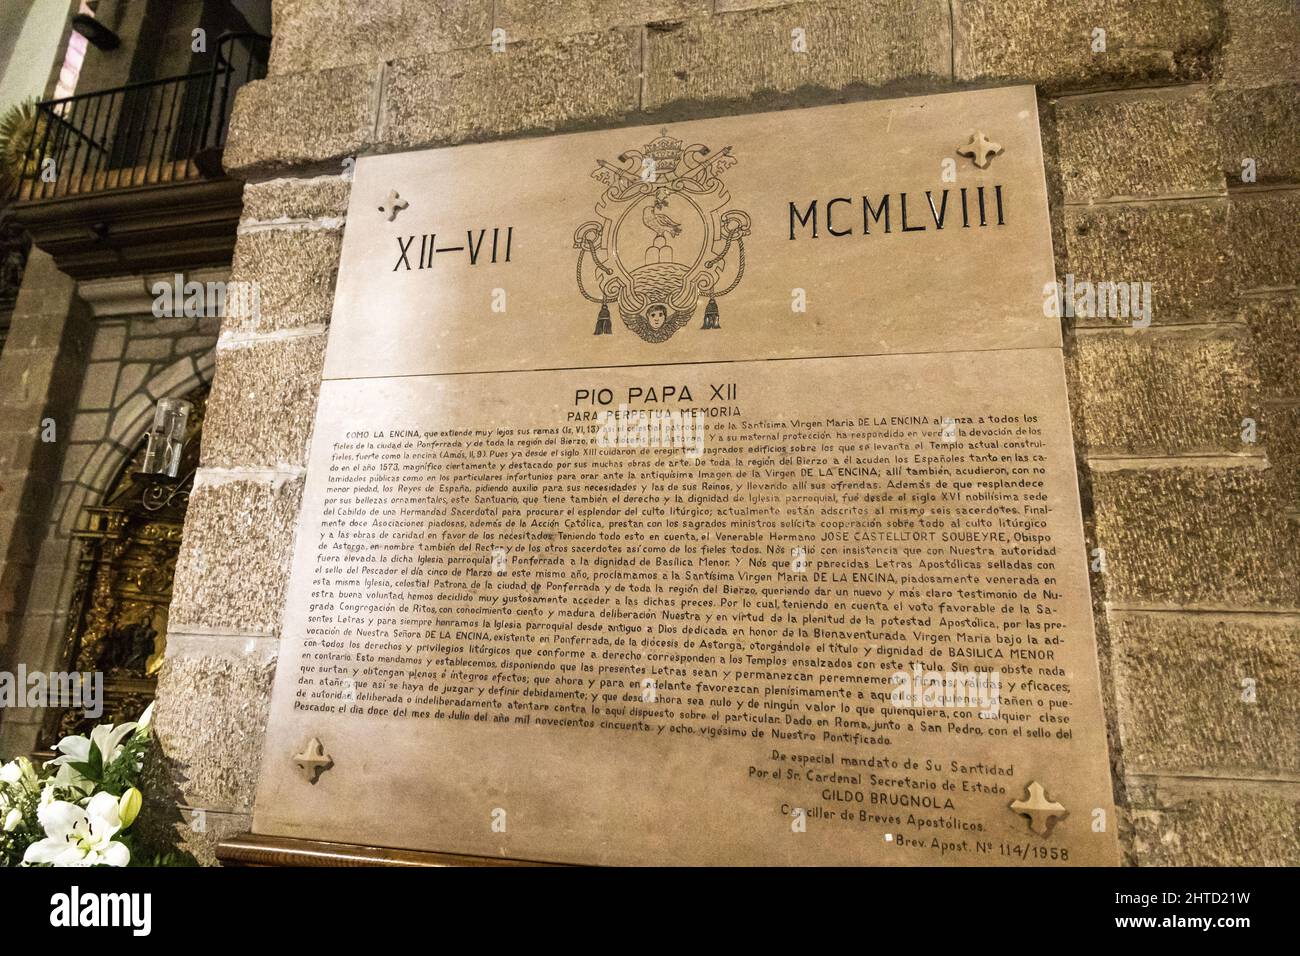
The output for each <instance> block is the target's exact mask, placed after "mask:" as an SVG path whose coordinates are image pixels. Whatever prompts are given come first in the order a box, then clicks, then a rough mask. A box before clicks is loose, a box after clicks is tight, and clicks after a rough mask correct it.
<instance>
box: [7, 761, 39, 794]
mask: <svg viewBox="0 0 1300 956" xmlns="http://www.w3.org/2000/svg"><path fill="white" fill-rule="evenodd" d="M0 783H7V784H11V785H18V784H22V786H23V787H25V788H26V789H28V790H30V791H32V792H33V793H35V792H36V790H37V788H38V787H39V786H40V779H39V778H38V777H37V776H36V768H35V767H33V766H32V762H31V761H30V760H28V759H27V758H26V757H16V758H14V759H13V760H11V761H9V762H8V763H7V764H5V765H4V766H3V767H0Z"/></svg>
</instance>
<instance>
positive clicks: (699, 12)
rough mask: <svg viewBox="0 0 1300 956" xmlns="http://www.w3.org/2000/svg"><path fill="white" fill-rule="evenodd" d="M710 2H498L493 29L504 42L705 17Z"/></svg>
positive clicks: (622, 0) (623, 0)
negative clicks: (498, 32)
mask: <svg viewBox="0 0 1300 956" xmlns="http://www.w3.org/2000/svg"><path fill="white" fill-rule="evenodd" d="M712 5H713V4H712V2H711V0H498V2H497V3H496V4H494V6H495V8H496V21H495V23H494V24H493V26H495V27H498V28H500V29H502V30H505V31H506V42H507V43H513V42H515V41H516V40H530V39H535V38H537V37H563V36H569V35H570V34H574V33H595V32H598V31H600V30H608V29H611V28H613V27H624V26H631V25H635V24H642V23H658V22H662V21H666V20H686V19H689V18H691V17H705V16H708V15H709V14H710V13H711V12H712V9H711V8H712Z"/></svg>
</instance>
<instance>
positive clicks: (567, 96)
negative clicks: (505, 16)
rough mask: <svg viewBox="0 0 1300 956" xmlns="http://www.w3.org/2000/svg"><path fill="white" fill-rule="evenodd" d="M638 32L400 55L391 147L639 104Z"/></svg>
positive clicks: (390, 88)
mask: <svg viewBox="0 0 1300 956" xmlns="http://www.w3.org/2000/svg"><path fill="white" fill-rule="evenodd" d="M640 47H641V38H640V35H639V31H635V30H623V31H618V30H614V31H610V32H607V33H586V34H581V35H579V36H573V37H568V38H567V39H564V40H559V41H552V40H538V41H535V42H529V43H519V44H513V45H511V46H510V47H509V48H508V49H507V51H506V52H505V53H493V52H492V50H491V49H490V48H489V47H487V46H482V47H475V48H474V49H471V50H459V51H455V52H451V53H447V54H445V55H443V56H438V57H429V58H424V59H410V60H398V61H396V62H394V63H393V64H391V65H390V67H389V72H388V84H387V86H386V88H385V90H384V105H383V125H382V140H383V144H384V146H385V147H386V148H387V147H412V146H419V145H435V144H436V145H446V144H448V143H458V142H464V141H467V140H475V139H489V138H492V137H494V136H501V135H505V134H511V133H521V132H527V131H535V130H560V129H566V128H574V127H577V126H581V125H583V124H586V123H592V122H595V121H597V120H602V119H604V120H611V119H615V118H618V117H621V116H624V115H626V114H628V113H630V112H632V111H633V110H635V109H636V107H637V103H638V96H639V90H640V81H639V80H638V79H637V73H638V72H639V71H640Z"/></svg>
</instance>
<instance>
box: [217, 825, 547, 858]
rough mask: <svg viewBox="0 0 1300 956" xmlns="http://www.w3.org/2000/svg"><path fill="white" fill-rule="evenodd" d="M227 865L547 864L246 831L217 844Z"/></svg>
mask: <svg viewBox="0 0 1300 956" xmlns="http://www.w3.org/2000/svg"><path fill="white" fill-rule="evenodd" d="M217 859H219V860H220V861H221V862H222V863H223V864H225V865H226V866H547V865H548V864H545V863H538V862H534V861H530V860H505V859H497V858H495V857H486V856H463V855H461V854H457V853H429V852H425V851H421V850H396V849H392V848H390V847H378V846H356V845H353V844H350V843H326V842H323V841H320V840H298V839H293V838H292V837H276V836H259V835H257V834H255V833H244V834H241V835H240V836H237V837H233V838H231V839H229V840H222V841H221V842H220V843H218V844H217Z"/></svg>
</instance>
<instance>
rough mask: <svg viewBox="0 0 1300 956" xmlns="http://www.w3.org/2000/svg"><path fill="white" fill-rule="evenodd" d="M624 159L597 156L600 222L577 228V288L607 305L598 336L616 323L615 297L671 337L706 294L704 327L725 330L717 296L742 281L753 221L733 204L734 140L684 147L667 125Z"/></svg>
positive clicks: (630, 323) (648, 327)
mask: <svg viewBox="0 0 1300 956" xmlns="http://www.w3.org/2000/svg"><path fill="white" fill-rule="evenodd" d="M618 162H619V163H620V164H621V165H618V166H616V165H614V164H613V163H608V162H606V161H605V160H603V159H602V160H597V164H598V165H597V167H596V169H595V170H594V171H593V172H592V174H591V176H592V178H593V179H596V180H598V181H600V182H602V183H604V184H605V192H604V194H603V195H602V196H601V197H600V200H599V201H598V202H597V203H596V215H598V216H599V217H600V221H599V222H595V221H593V222H584V223H583V224H582V225H581V226H579V227H578V229H577V231H576V232H575V233H574V234H573V245H574V248H575V249H577V250H578V291H580V292H581V293H582V294H583V296H585V297H586V298H587V299H588V300H590V301H592V302H598V303H600V312H599V314H598V315H597V318H596V333H595V334H596V335H608V334H610V333H611V332H612V331H613V327H612V326H613V324H612V322H611V321H610V314H609V304H610V303H611V302H613V303H615V304H616V305H617V307H618V314H619V318H620V319H622V320H623V324H624V325H626V326H627V327H628V328H629V329H631V330H632V331H633V332H635V333H636V334H637V335H639V336H640V337H641V338H643V339H645V340H646V341H647V342H665V341H667V340H668V338H669V337H671V336H672V334H673V333H674V332H676V331H677V330H678V329H680V328H682V327H683V326H685V325H686V324H687V323H689V322H690V321H691V319H692V318H693V317H694V315H695V313H696V310H697V309H698V308H699V302H700V299H702V298H705V297H707V298H708V304H707V305H706V306H705V308H704V322H703V324H702V326H701V328H705V329H718V328H721V327H722V326H721V322H720V316H719V313H718V299H719V298H721V297H722V296H724V295H726V294H727V293H729V292H731V291H732V290H734V289H735V288H736V286H738V285H739V284H740V280H741V277H742V276H743V275H744V273H745V237H746V236H748V235H749V229H750V221H749V214H748V213H746V212H743V211H741V210H739V209H728V208H727V206H728V204H729V203H730V202H731V196H730V195H729V194H728V193H727V189H726V187H725V186H724V185H723V182H722V180H721V179H720V178H719V174H720V173H723V172H725V171H726V170H728V169H730V168H731V167H732V166H734V165H735V164H736V160H735V158H734V157H733V156H732V155H731V147H730V146H728V147H726V148H725V149H722V150H719V151H718V152H716V153H711V152H710V150H709V148H708V147H707V146H703V145H700V144H698V143H697V144H695V145H692V146H685V147H684V146H682V141H681V140H679V139H673V138H672V137H671V136H669V135H668V131H667V130H661V131H660V134H659V138H658V139H655V140H654V141H652V142H650V143H647V144H646V145H645V149H644V151H640V150H628V151H627V152H625V153H623V154H622V155H621V156H619V157H618ZM588 259H590V266H588V264H587V260H588ZM724 277H725V278H724Z"/></svg>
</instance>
